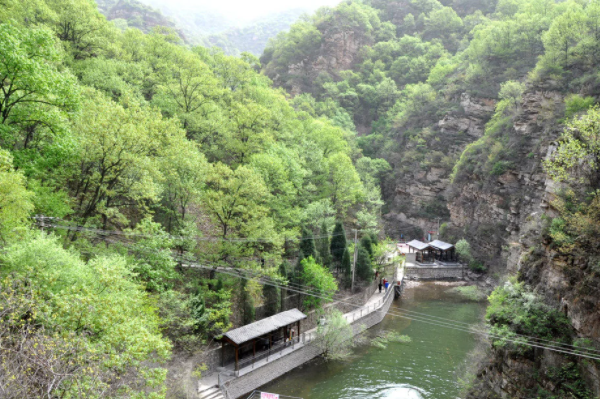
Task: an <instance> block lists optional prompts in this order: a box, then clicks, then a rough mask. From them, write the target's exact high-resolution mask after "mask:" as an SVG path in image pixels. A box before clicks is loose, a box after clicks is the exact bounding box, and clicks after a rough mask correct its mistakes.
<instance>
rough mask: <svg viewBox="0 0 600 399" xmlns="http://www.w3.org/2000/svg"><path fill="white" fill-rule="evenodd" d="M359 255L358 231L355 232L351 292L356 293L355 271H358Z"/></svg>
mask: <svg viewBox="0 0 600 399" xmlns="http://www.w3.org/2000/svg"><path fill="white" fill-rule="evenodd" d="M357 253H358V230H356V229H355V230H354V262H352V285H351V288H350V289H351V290H352V293H354V271H355V270H356V254H357Z"/></svg>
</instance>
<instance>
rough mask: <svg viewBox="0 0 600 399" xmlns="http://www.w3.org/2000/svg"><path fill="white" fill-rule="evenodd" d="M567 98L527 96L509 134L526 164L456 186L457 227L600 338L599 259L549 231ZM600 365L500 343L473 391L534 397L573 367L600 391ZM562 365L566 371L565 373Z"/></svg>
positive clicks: (580, 333)
mask: <svg viewBox="0 0 600 399" xmlns="http://www.w3.org/2000/svg"><path fill="white" fill-rule="evenodd" d="M562 103H563V96H562V95H560V94H559V93H557V92H552V91H531V92H529V93H527V94H526V95H524V97H523V101H522V105H521V107H522V108H521V110H520V112H519V114H518V115H517V116H516V117H515V118H514V120H513V123H512V129H511V130H510V138H509V143H513V144H514V143H521V144H522V145H521V146H519V147H516V146H515V150H516V151H518V154H519V156H518V157H517V159H518V161H517V163H518V167H517V168H515V170H512V171H509V172H506V173H504V174H502V175H500V176H497V177H489V176H488V177H484V176H475V175H474V176H471V178H470V179H469V181H468V182H465V183H464V184H461V185H457V186H455V187H454V188H453V190H454V193H453V195H452V198H451V200H450V202H449V209H450V213H451V220H452V224H453V225H454V227H455V228H457V229H461V230H463V231H470V232H471V234H470V239H471V240H472V242H473V243H475V245H476V246H477V247H478V248H479V250H481V251H482V252H484V253H485V254H486V256H488V257H490V261H491V263H492V264H493V263H494V262H493V259H491V258H492V257H496V258H497V260H496V262H495V263H496V265H497V267H498V268H499V269H500V268H502V269H503V268H506V269H508V271H509V272H510V273H511V274H517V273H518V274H519V275H520V279H522V280H524V281H525V282H526V283H527V284H528V285H530V286H531V288H532V289H533V290H534V292H536V294H537V295H539V296H540V297H541V298H542V299H543V301H544V303H546V304H547V305H549V306H551V307H552V308H554V309H557V310H560V311H561V312H563V313H564V314H565V315H566V316H567V318H568V320H569V321H570V323H571V325H572V327H573V330H574V335H575V336H576V337H580V338H586V339H591V340H593V341H595V342H596V344H599V343H600V299H599V298H600V297H599V294H600V278H599V277H598V274H599V273H598V272H599V271H600V270H596V269H597V268H598V266H597V264H598V262H597V259H596V258H595V257H594V256H564V255H560V254H559V253H557V252H556V251H555V250H554V249H553V248H552V245H551V242H550V241H549V239H548V238H547V237H546V236H545V231H546V229H547V228H548V223H549V222H548V220H549V218H551V217H556V216H557V213H556V211H555V210H554V209H553V208H552V199H553V197H554V196H555V194H556V192H557V189H558V187H557V186H556V184H555V183H554V182H553V181H551V180H549V179H548V177H547V175H546V174H545V172H544V169H543V166H542V162H543V160H544V159H549V158H550V156H551V155H552V153H553V151H554V150H555V149H556V139H557V137H558V136H559V134H560V131H561V125H560V124H559V123H556V122H554V123H553V122H552V121H556V120H557V118H556V115H557V114H560V110H561V106H562V105H561V104H562ZM524 139H525V140H524ZM599 366H600V363H599V362H595V361H593V360H586V359H583V358H580V357H573V356H567V355H564V354H561V353H557V352H554V351H549V350H547V349H536V350H535V351H533V354H530V355H528V356H519V355H515V354H514V353H507V352H505V351H503V350H498V351H494V352H493V353H492V356H491V357H490V359H488V361H487V362H486V364H485V365H484V366H483V367H482V369H481V370H480V373H479V375H478V382H477V384H476V387H475V388H474V390H473V391H472V392H471V393H470V395H469V396H468V398H470V399H475V398H477V399H482V398H484V399H485V398H489V399H491V398H503V399H504V398H511V399H512V398H529V397H531V393H532V391H535V390H536V389H539V388H543V389H545V390H546V391H548V392H555V391H556V390H557V389H558V387H559V386H560V384H561V381H562V383H568V379H567V375H568V374H569V373H571V374H572V375H580V376H581V378H582V379H583V381H585V386H586V387H587V389H589V390H590V391H591V392H592V393H593V395H595V396H594V397H598V396H600V368H599ZM569 367H570V368H569ZM557 370H563V371H561V373H564V376H562V377H561V376H560V375H558V374H557ZM564 370H570V371H568V372H565V371H564ZM563 380H564V381H563ZM556 397H558V396H556Z"/></svg>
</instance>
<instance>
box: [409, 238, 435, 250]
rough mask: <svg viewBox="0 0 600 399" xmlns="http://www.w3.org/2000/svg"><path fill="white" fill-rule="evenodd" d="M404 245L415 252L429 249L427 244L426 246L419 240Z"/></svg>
mask: <svg viewBox="0 0 600 399" xmlns="http://www.w3.org/2000/svg"><path fill="white" fill-rule="evenodd" d="M406 245H408V246H409V247H411V248H414V249H416V250H419V251H423V250H424V249H427V248H429V244H426V243H424V242H421V241H419V240H412V241H411V242H409V243H408V244H406Z"/></svg>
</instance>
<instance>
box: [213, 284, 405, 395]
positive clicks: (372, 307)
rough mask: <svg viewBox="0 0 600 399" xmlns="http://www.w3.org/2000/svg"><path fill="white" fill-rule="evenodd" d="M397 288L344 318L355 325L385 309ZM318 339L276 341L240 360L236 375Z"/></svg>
mask: <svg viewBox="0 0 600 399" xmlns="http://www.w3.org/2000/svg"><path fill="white" fill-rule="evenodd" d="M394 277H396V276H395V273H394ZM395 286H396V285H395V284H393V285H390V286H389V287H388V289H387V290H386V292H385V293H384V295H383V297H382V298H380V299H379V300H378V301H376V302H374V303H371V304H368V305H366V306H362V307H361V308H359V309H356V310H354V311H352V312H350V313H346V314H345V315H344V317H345V318H346V320H347V321H348V322H349V323H353V322H355V321H356V320H360V319H361V318H362V317H364V316H367V315H369V314H371V313H373V312H375V311H377V309H378V308H381V307H383V305H384V304H385V302H386V301H387V300H388V299H389V296H390V295H392V293H393V292H394V290H395ZM316 337H317V334H316V332H315V331H313V332H304V333H302V335H300V336H297V337H294V338H293V339H292V340H288V341H286V342H284V341H283V340H279V341H276V344H275V345H273V346H271V348H270V349H268V350H266V351H261V352H260V353H257V354H256V355H255V356H253V357H250V358H246V359H241V360H239V361H238V371H237V372H236V375H237V373H239V370H242V369H244V368H246V367H249V366H251V367H252V368H254V365H255V364H256V362H258V361H261V360H263V359H267V362H268V361H269V358H270V357H274V356H276V357H277V358H279V357H281V356H282V355H283V354H282V352H283V351H284V350H285V349H287V348H291V349H294V348H295V346H296V345H300V344H302V345H305V344H308V343H309V342H312V341H314V340H315V339H316ZM277 355H279V356H277ZM225 368H227V369H229V370H233V371H235V363H232V364H229V365H227V366H225ZM221 378H222V377H221V374H219V386H221V385H222V384H221Z"/></svg>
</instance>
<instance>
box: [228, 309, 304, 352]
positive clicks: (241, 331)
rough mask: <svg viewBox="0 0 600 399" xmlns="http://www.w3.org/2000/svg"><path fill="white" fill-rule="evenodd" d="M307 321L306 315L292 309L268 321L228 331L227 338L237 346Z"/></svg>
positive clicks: (263, 320)
mask: <svg viewBox="0 0 600 399" xmlns="http://www.w3.org/2000/svg"><path fill="white" fill-rule="evenodd" d="M302 319H306V315H305V314H304V313H302V312H301V311H299V310H298V309H291V310H287V311H285V312H281V313H277V314H276V315H273V316H271V317H267V318H266V319H262V320H259V321H255V322H254V323H251V324H247V325H245V326H242V327H240V328H236V329H235V330H231V331H227V332H226V333H225V336H226V337H227V338H229V339H230V340H231V341H233V342H235V343H236V344H237V345H239V344H242V343H244V342H248V341H250V340H253V339H254V338H258V337H261V336H263V335H265V334H268V333H270V332H273V331H276V330H278V329H279V328H281V327H283V326H288V325H290V324H293V323H295V322H297V321H299V320H302Z"/></svg>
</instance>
